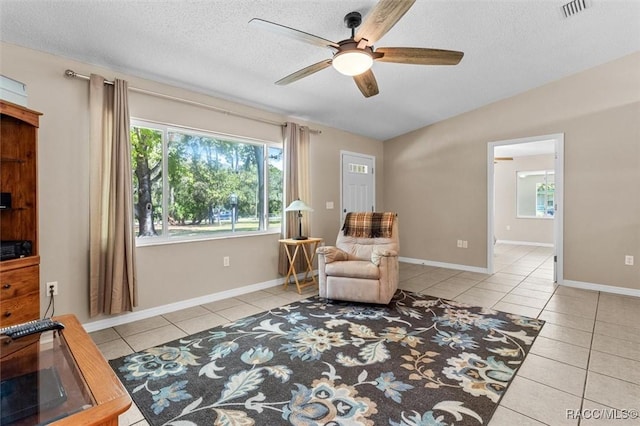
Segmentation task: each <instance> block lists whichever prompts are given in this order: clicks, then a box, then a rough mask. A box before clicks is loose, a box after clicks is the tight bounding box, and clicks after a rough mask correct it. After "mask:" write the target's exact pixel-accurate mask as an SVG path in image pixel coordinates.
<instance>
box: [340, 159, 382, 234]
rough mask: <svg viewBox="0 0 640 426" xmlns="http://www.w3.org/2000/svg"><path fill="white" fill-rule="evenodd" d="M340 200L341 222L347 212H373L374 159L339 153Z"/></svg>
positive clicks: (374, 201) (374, 202)
mask: <svg viewBox="0 0 640 426" xmlns="http://www.w3.org/2000/svg"><path fill="white" fill-rule="evenodd" d="M341 157H342V178H341V180H342V197H341V198H342V200H341V206H340V207H341V210H340V211H341V215H340V218H341V221H342V222H344V217H345V215H346V213H347V212H365V211H375V208H376V200H375V177H374V172H375V170H374V164H375V162H376V159H375V157H372V156H369V155H365V154H356V153H352V152H341Z"/></svg>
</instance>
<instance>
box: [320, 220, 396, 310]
mask: <svg viewBox="0 0 640 426" xmlns="http://www.w3.org/2000/svg"><path fill="white" fill-rule="evenodd" d="M358 214H361V215H363V214H369V215H370V214H372V213H358ZM343 229H344V226H343ZM399 249H400V243H399V238H398V218H397V217H396V215H395V213H393V225H392V226H391V236H390V237H388V238H384V237H354V236H348V235H345V231H344V230H340V231H339V233H338V237H337V239H336V245H335V247H334V246H325V247H319V248H318V249H317V251H316V253H317V255H318V272H319V277H318V278H319V280H318V284H319V293H320V294H319V295H320V297H324V298H327V299H335V300H348V301H353V302H365V303H377V304H385V305H386V304H388V303H389V302H390V301H391V299H392V297H393V295H394V294H395V292H396V290H397V288H398V280H399V270H398V268H399V265H398V252H399Z"/></svg>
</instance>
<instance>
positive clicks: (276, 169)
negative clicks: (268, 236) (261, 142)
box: [267, 147, 284, 229]
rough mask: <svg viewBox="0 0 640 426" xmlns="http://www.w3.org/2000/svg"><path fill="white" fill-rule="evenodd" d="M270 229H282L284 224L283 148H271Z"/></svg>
mask: <svg viewBox="0 0 640 426" xmlns="http://www.w3.org/2000/svg"><path fill="white" fill-rule="evenodd" d="M267 164H268V165H269V170H268V176H269V194H268V199H269V229H280V227H281V223H282V197H283V194H284V192H283V188H282V182H283V175H284V173H283V169H282V148H277V147H269V158H268V159H267Z"/></svg>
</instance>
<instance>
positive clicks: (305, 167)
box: [278, 122, 313, 275]
mask: <svg viewBox="0 0 640 426" xmlns="http://www.w3.org/2000/svg"><path fill="white" fill-rule="evenodd" d="M283 136H284V138H283V139H284V161H285V165H284V192H285V197H284V207H287V206H288V205H289V204H291V202H292V201H294V200H297V199H298V198H299V199H301V200H302V201H304V202H305V203H306V204H307V205H308V206H310V207H313V204H312V203H311V190H310V184H309V144H310V143H309V128H308V127H306V126H300V125H298V124H296V123H291V122H287V123H286V124H285V125H284V126H283ZM309 213H310V212H303V214H302V234H303V235H311V231H310V225H309V223H310V221H309ZM297 215H298V212H285V220H284V221H285V225H284V226H283V227H282V238H291V237H293V236H295V235H298V216H297ZM298 260H299V261H300V264H298V262H296V270H298V271H301V270H303V263H302V262H301V260H302V259H298ZM288 269H289V261H288V259H287V256H286V253H285V252H284V249H283V248H282V247H280V256H279V262H278V272H279V273H280V274H281V275H286V274H287V271H288Z"/></svg>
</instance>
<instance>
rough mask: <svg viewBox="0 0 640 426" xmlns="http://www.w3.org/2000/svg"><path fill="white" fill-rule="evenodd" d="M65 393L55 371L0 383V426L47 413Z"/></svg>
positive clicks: (64, 397)
mask: <svg viewBox="0 0 640 426" xmlns="http://www.w3.org/2000/svg"><path fill="white" fill-rule="evenodd" d="M66 400H67V393H66V392H65V390H64V387H63V386H62V381H61V380H60V376H59V375H58V371H57V370H56V369H55V367H49V368H45V369H42V370H39V371H34V372H32V373H27V374H24V375H22V376H17V377H13V378H11V379H7V380H2V382H0V404H1V405H0V408H1V409H0V425H9V424H11V423H13V422H15V421H17V420H20V419H23V418H25V417H29V416H33V415H34V414H37V413H39V412H42V411H46V410H50V409H52V408H54V407H57V406H59V405H61V404H62V403H64V402H65V401H66Z"/></svg>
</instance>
